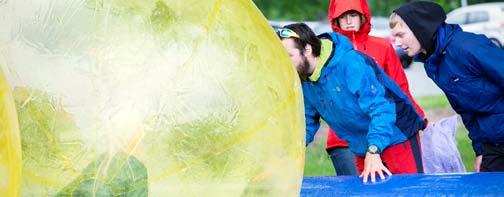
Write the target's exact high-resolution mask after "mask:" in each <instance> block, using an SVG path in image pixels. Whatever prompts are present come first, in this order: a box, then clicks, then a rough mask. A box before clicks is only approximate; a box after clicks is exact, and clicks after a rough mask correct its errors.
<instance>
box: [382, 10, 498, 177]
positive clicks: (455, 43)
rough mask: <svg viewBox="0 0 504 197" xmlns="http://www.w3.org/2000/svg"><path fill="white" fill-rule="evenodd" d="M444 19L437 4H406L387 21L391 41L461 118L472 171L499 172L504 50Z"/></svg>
mask: <svg viewBox="0 0 504 197" xmlns="http://www.w3.org/2000/svg"><path fill="white" fill-rule="evenodd" d="M445 19H446V14H445V12H444V10H443V8H441V6H439V5H438V4H436V3H433V2H427V1H416V2H411V3H408V4H405V5H403V6H401V7H399V8H398V9H396V10H395V11H394V12H393V13H392V15H391V16H390V27H391V28H392V36H393V37H394V38H395V44H396V45H398V46H399V47H401V48H403V49H404V50H405V51H406V52H407V53H408V55H409V56H415V59H416V60H418V61H421V62H424V68H425V71H426V73H427V76H428V77H429V78H431V79H432V80H433V81H434V83H436V84H437V86H439V88H441V90H443V92H444V93H445V94H446V97H447V98H448V101H449V102H450V105H451V106H452V108H453V109H454V110H455V111H456V112H457V113H458V114H460V116H461V117H462V120H463V122H464V125H465V127H466V128H467V130H468V131H469V138H471V140H472V145H473V149H474V151H475V153H476V159H475V163H474V169H475V171H477V172H479V171H480V170H481V171H504V51H503V50H502V49H501V48H498V47H497V46H496V45H494V44H493V43H492V42H491V41H490V40H489V39H488V38H487V37H485V36H484V35H476V34H473V33H469V32H464V31H462V29H461V28H460V27H459V26H458V25H454V24H446V23H445Z"/></svg>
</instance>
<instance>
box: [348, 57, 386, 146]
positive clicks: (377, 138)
mask: <svg viewBox="0 0 504 197" xmlns="http://www.w3.org/2000/svg"><path fill="white" fill-rule="evenodd" d="M360 59H362V58H360ZM347 64H348V66H347V69H346V71H345V74H344V76H345V80H346V81H347V85H348V88H349V90H350V91H351V92H352V93H353V94H354V95H355V96H356V97H357V102H358V104H359V107H360V108H361V110H362V111H364V112H365V113H367V114H368V116H369V118H370V124H369V129H368V134H367V140H368V145H371V144H372V145H376V146H377V147H378V149H379V150H380V151H383V150H384V149H385V148H387V147H388V146H389V145H390V141H391V140H390V139H391V137H392V135H393V128H394V124H395V118H396V117H395V105H394V104H393V103H392V102H391V101H389V100H387V99H386V98H385V88H384V87H383V85H382V84H380V83H379V82H378V80H377V78H376V75H375V73H374V72H373V70H372V68H371V66H369V65H367V64H365V63H364V61H353V62H349V63H347Z"/></svg>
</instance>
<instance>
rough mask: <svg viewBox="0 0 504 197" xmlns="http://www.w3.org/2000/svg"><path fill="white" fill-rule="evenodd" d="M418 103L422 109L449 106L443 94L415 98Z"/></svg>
mask: <svg viewBox="0 0 504 197" xmlns="http://www.w3.org/2000/svg"><path fill="white" fill-rule="evenodd" d="M415 101H416V103H417V104H418V105H420V106H421V107H422V109H423V110H429V109H442V108H447V107H450V103H449V102H448V99H446V97H445V96H444V95H439V96H423V97H418V98H415Z"/></svg>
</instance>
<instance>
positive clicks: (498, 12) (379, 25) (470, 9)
mask: <svg viewBox="0 0 504 197" xmlns="http://www.w3.org/2000/svg"><path fill="white" fill-rule="evenodd" d="M253 1H254V3H255V4H256V5H257V7H258V8H259V9H260V10H261V11H262V12H263V14H264V15H265V16H266V17H267V19H268V22H269V23H270V25H271V26H272V28H273V29H274V30H276V29H277V28H280V27H282V26H284V25H287V24H290V23H295V22H304V23H306V24H307V25H309V26H310V27H311V28H312V29H313V30H314V31H315V33H317V34H320V33H324V32H330V31H332V30H331V28H330V25H329V21H328V20H327V9H328V6H329V0H253ZM410 1H411V0H368V1H367V2H368V4H369V7H370V9H371V14H372V18H371V32H370V34H371V35H374V36H378V37H382V38H385V39H388V40H389V41H390V43H391V44H392V45H393V39H392V38H391V36H390V29H389V25H388V16H389V15H390V13H391V12H392V11H393V10H394V9H396V8H398V7H399V6H400V5H402V4H404V3H407V2H410ZM435 2H436V3H439V4H440V5H441V6H442V7H443V8H444V10H445V11H446V13H447V22H448V23H452V24H459V25H460V26H461V27H462V29H463V30H464V31H469V32H474V33H477V34H484V35H486V36H487V37H488V38H489V39H490V40H492V42H493V43H494V44H495V45H497V46H498V47H500V48H502V47H503V45H504V1H488V0H486V1H485V0H439V1H435ZM395 49H396V53H397V54H398V56H399V58H400V59H401V63H402V65H403V68H404V69H405V73H406V76H407V77H408V81H409V87H410V92H411V94H412V96H413V97H415V100H416V101H417V103H418V104H419V105H420V106H421V107H422V108H423V109H424V111H425V113H426V118H428V119H429V121H431V122H434V121H438V120H440V119H441V118H445V117H448V116H451V115H455V114H456V113H455V112H454V111H453V110H452V108H451V107H450V105H449V103H448V101H447V99H446V97H445V95H444V94H443V92H442V91H441V90H440V89H439V88H438V87H437V86H436V85H435V84H434V83H433V82H432V80H430V79H429V78H428V77H427V75H426V74H425V71H424V69H423V64H422V63H419V62H412V59H411V58H410V57H408V56H407V55H405V54H404V52H403V51H402V50H401V49H400V48H397V47H395ZM327 130H328V127H327V125H326V124H322V127H321V128H320V130H319V132H318V133H317V135H316V138H315V141H314V142H313V143H312V144H310V146H308V147H307V149H306V159H305V170H304V175H305V176H334V175H335V172H334V169H333V167H332V164H331V161H330V159H329V157H328V155H327V152H326V151H325V145H326V144H325V143H326V137H327ZM455 137H456V140H457V142H458V148H459V151H460V153H461V156H462V159H463V161H464V164H465V167H466V170H467V171H469V172H470V171H474V169H473V164H474V156H475V155H474V152H473V150H472V146H471V141H470V140H469V138H468V136H467V130H466V129H465V127H464V126H463V124H462V122H461V121H460V118H459V127H458V130H457V133H456V136H455Z"/></svg>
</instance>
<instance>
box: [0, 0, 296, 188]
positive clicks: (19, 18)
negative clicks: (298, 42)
mask: <svg viewBox="0 0 504 197" xmlns="http://www.w3.org/2000/svg"><path fill="white" fill-rule="evenodd" d="M0 24H1V26H2V28H0V65H1V68H2V70H3V72H4V73H5V76H6V79H7V81H8V84H9V88H4V89H1V91H2V93H4V92H6V91H7V90H10V91H12V95H11V96H10V99H11V100H13V102H15V107H16V109H17V116H18V117H17V118H18V121H19V133H17V131H16V129H11V130H5V129H4V128H3V127H2V130H1V131H0V132H1V133H0V135H7V136H10V138H7V139H13V140H12V141H10V140H8V142H13V143H12V144H7V146H8V147H12V148H10V149H3V147H5V146H6V145H5V142H3V141H0V146H1V148H2V149H1V150H2V151H3V152H0V156H1V157H0V159H1V160H0V174H1V175H4V174H5V171H6V170H5V169H7V171H8V173H10V174H9V175H8V176H7V180H8V183H9V184H8V185H7V187H5V184H3V183H4V182H5V178H3V177H5V176H2V179H1V182H0V186H1V187H0V189H1V191H0V192H2V193H3V191H4V190H7V191H13V192H12V193H10V194H13V195H16V194H18V193H20V194H21V195H22V196H93V195H94V196H112V195H113V196H116V195H126V196H149V195H150V196H174V195H177V196H180V195H183V196H201V195H204V196H257V195H260V196H296V195H299V191H300V186H301V179H302V174H303V163H304V145H305V142H304V113H303V108H302V97H301V88H300V84H299V79H298V76H297V73H296V71H295V69H294V68H293V65H292V64H291V63H290V60H289V58H288V56H287V54H286V53H285V50H284V49H283V47H282V46H281V44H280V42H279V39H278V38H277V37H276V35H275V34H274V32H273V30H272V29H271V27H270V26H269V25H268V23H267V21H266V19H265V18H264V16H262V15H261V13H260V12H259V10H258V9H257V8H256V7H255V6H254V4H253V3H252V1H250V0H205V1H201V0H92V1H90V0H66V1H60V0H16V1H0ZM4 84H5V83H2V86H6V85H4ZM4 90H5V91H4ZM2 96H4V95H3V94H2ZM6 98H9V95H7V97H6ZM0 112H1V113H4V111H0ZM13 113H14V112H13V110H10V111H9V112H8V113H6V115H4V114H0V115H2V117H4V116H7V117H9V118H10V119H12V120H14V119H15V118H16V117H15V116H16V114H13ZM2 126H3V125H2ZM13 128H14V127H13ZM16 135H19V136H20V137H19V138H20V140H18V141H20V144H19V143H18V144H16V143H15V142H16V140H15V139H17V138H16ZM2 139H4V138H2ZM4 150H9V151H8V152H7V153H4V152H5V151H4ZM21 153H22V154H21ZM5 154H10V155H14V157H5V156H4V155H5ZM21 155H22V157H21ZM21 160H22V165H19V162H21ZM16 162H17V164H18V165H16ZM4 166H7V168H5V167H4ZM12 166H14V167H12ZM11 169H13V170H12V171H11ZM17 171H19V173H18V172H17ZM11 172H12V173H11ZM2 173H3V174H2ZM20 174H22V176H21V177H20V178H19V176H20ZM4 188H7V189H4Z"/></svg>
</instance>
